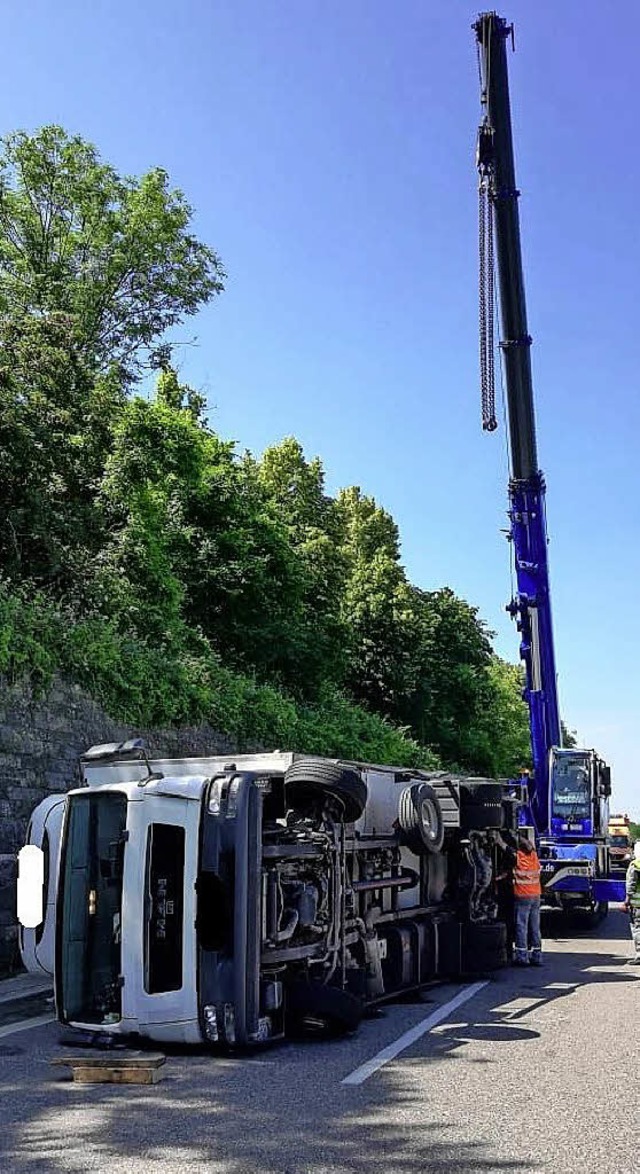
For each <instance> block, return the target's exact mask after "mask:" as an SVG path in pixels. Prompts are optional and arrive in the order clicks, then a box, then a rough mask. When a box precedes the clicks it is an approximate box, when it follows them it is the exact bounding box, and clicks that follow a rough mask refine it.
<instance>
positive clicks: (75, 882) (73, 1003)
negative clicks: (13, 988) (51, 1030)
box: [57, 791, 127, 1023]
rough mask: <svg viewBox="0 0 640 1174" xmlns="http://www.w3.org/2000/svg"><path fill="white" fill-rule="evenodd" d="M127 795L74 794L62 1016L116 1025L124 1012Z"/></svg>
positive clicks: (67, 848)
mask: <svg viewBox="0 0 640 1174" xmlns="http://www.w3.org/2000/svg"><path fill="white" fill-rule="evenodd" d="M126 822H127V800H126V796H124V795H120V794H117V793H113V792H105V791H102V792H97V793H96V792H93V793H89V794H87V795H73V796H71V797H70V799H69V809H68V815H67V827H66V835H65V839H64V845H63V856H62V861H61V870H60V893H59V906H58V911H59V912H58V933H59V939H58V944H59V949H58V959H59V964H58V973H57V985H58V992H57V999H58V1007H59V1012H60V1014H61V1018H62V1019H64V1020H66V1021H69V1020H76V1021H80V1022H83V1023H113V1022H117V1020H119V1019H120V1016H121V998H120V980H119V976H120V934H121V926H120V917H121V906H122V875H123V866H124V850H125V827H126Z"/></svg>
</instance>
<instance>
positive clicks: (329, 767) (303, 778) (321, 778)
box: [284, 758, 367, 823]
mask: <svg viewBox="0 0 640 1174" xmlns="http://www.w3.org/2000/svg"><path fill="white" fill-rule="evenodd" d="M284 784H285V790H286V792H287V795H288V797H289V800H290V801H291V804H292V805H293V806H295V807H300V806H301V805H303V806H304V805H305V804H307V803H309V801H312V800H314V799H317V798H318V796H319V795H323V794H324V795H331V797H332V798H333V799H339V800H340V802H341V803H342V804H343V807H344V818H345V822H346V823H355V821H356V820H357V819H359V818H360V816H361V815H362V812H363V811H364V809H365V805H366V802H367V784H366V783H365V781H364V779H363V778H362V777H361V775H360V774H359V772H358V771H357V770H355V769H354V768H353V767H349V766H340V765H339V764H338V763H335V762H319V761H317V760H316V759H314V758H308V759H301V761H300V762H294V763H293V764H292V766H290V767H289V769H288V770H286V771H285V775H284Z"/></svg>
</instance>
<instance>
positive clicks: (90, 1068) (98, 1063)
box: [51, 1052, 166, 1084]
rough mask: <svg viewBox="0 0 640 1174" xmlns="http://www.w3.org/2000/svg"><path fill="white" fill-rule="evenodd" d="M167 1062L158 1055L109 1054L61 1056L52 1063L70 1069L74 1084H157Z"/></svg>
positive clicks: (134, 1053)
mask: <svg viewBox="0 0 640 1174" xmlns="http://www.w3.org/2000/svg"><path fill="white" fill-rule="evenodd" d="M165 1061H166V1056H164V1055H163V1054H162V1053H161V1052H129V1053H121V1054H118V1053H117V1052H108V1053H106V1054H105V1055H101V1056H86V1055H85V1056H64V1057H61V1058H60V1059H56V1060H52V1061H51V1063H52V1064H54V1065H58V1066H60V1067H64V1068H70V1069H71V1075H72V1078H73V1080H74V1081H75V1082H76V1083H77V1084H157V1083H158V1081H159V1080H162V1077H163V1075H164V1073H163V1072H161V1071H160V1069H161V1068H162V1066H163V1065H164V1063H165Z"/></svg>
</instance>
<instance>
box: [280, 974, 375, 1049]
mask: <svg viewBox="0 0 640 1174" xmlns="http://www.w3.org/2000/svg"><path fill="white" fill-rule="evenodd" d="M285 1007H286V1016H287V1030H288V1032H289V1033H290V1034H293V1035H297V1034H301V1035H315V1036H319V1037H321V1038H326V1037H328V1036H336V1035H345V1034H347V1033H348V1032H351V1031H355V1030H356V1028H357V1027H359V1025H360V1021H361V1019H362V1014H363V1009H364V1008H363V1004H362V1001H361V1000H360V999H359V998H357V996H356V995H352V994H351V992H350V991H343V990H341V989H340V987H335V986H323V985H322V983H319V982H293V983H291V984H290V985H289V986H288V987H287V990H286V996H285Z"/></svg>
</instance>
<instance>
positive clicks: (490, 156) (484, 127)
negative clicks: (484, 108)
mask: <svg viewBox="0 0 640 1174" xmlns="http://www.w3.org/2000/svg"><path fill="white" fill-rule="evenodd" d="M493 160H494V153H493V127H492V126H490V124H489V122H488V121H487V119H486V118H485V120H484V122H482V123H481V124H480V126H479V127H478V142H477V146H476V166H477V168H478V171H481V172H485V173H486V172H487V171H491V169H492V168H493Z"/></svg>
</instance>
